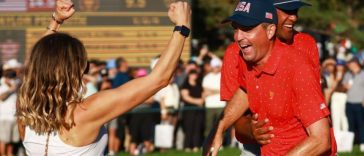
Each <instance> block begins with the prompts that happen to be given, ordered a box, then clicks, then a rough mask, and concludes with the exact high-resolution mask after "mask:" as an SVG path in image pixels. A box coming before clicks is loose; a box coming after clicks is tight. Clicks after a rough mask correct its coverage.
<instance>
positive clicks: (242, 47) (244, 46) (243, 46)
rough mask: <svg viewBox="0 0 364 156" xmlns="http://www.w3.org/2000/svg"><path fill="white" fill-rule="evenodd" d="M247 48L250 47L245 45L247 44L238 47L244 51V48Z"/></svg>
mask: <svg viewBox="0 0 364 156" xmlns="http://www.w3.org/2000/svg"><path fill="white" fill-rule="evenodd" d="M248 47H250V45H247V44H244V45H240V48H241V49H246V48H248Z"/></svg>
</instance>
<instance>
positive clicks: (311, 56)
mask: <svg viewBox="0 0 364 156" xmlns="http://www.w3.org/2000/svg"><path fill="white" fill-rule="evenodd" d="M277 41H278V42H280V41H279V40H277ZM285 45H287V44H285ZM287 46H292V47H294V48H296V49H298V50H300V51H295V52H296V53H297V54H298V55H300V56H301V58H303V59H307V60H308V62H309V63H310V64H311V66H312V68H313V69H314V70H315V75H316V77H317V78H316V79H317V81H318V82H319V81H320V61H319V54H318V49H317V46H316V42H315V40H314V39H313V38H312V37H311V36H310V35H308V34H305V33H299V32H297V33H296V34H295V35H294V37H293V44H292V45H287ZM239 55H240V49H239V47H238V46H237V44H236V43H232V44H230V45H229V46H228V48H227V49H226V51H225V54H224V60H223V65H222V69H221V85H220V86H221V89H220V98H221V100H224V101H228V100H231V98H232V97H233V95H234V93H235V91H236V89H237V88H239V83H238V79H239V78H241V77H240V76H239V75H241V74H239V73H243V71H241V69H239V65H238V62H239V61H241V58H240V56H239Z"/></svg>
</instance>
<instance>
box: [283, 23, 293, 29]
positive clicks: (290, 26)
mask: <svg viewBox="0 0 364 156" xmlns="http://www.w3.org/2000/svg"><path fill="white" fill-rule="evenodd" d="M283 26H284V27H285V28H288V29H293V24H285V25H283Z"/></svg>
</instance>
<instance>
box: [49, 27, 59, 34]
mask: <svg viewBox="0 0 364 156" xmlns="http://www.w3.org/2000/svg"><path fill="white" fill-rule="evenodd" d="M47 30H50V31H53V32H54V33H56V32H57V30H54V29H51V28H49V27H47Z"/></svg>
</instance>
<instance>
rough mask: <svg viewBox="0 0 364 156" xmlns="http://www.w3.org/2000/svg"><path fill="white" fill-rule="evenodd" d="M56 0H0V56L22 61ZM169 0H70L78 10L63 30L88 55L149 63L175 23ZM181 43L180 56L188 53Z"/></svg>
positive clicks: (101, 58) (140, 63) (186, 44)
mask: <svg viewBox="0 0 364 156" xmlns="http://www.w3.org/2000/svg"><path fill="white" fill-rule="evenodd" d="M55 1H56V0H0V52H1V55H0V58H1V60H0V61H1V62H2V63H4V62H5V61H6V60H9V59H11V58H17V59H18V60H20V61H22V62H23V61H24V60H25V59H26V58H27V57H28V56H29V52H30V49H31V48H32V46H33V45H34V43H35V42H36V41H37V40H39V39H40V38H41V37H42V35H43V33H44V32H45V31H46V27H47V26H48V24H49V20H50V19H51V17H50V16H51V14H52V11H53V10H54V7H55ZM171 1H172V0H73V2H74V4H75V8H76V13H75V14H74V15H73V16H72V17H71V18H70V19H68V20H67V21H65V23H64V24H63V25H62V26H61V31H62V32H66V33H69V34H71V35H73V36H75V37H77V38H79V39H80V40H81V41H82V42H83V43H84V45H85V47H86V50H87V53H88V57H89V58H90V59H92V58H94V59H99V60H108V59H113V58H117V57H120V56H122V57H124V58H125V59H127V60H128V62H129V64H130V65H131V66H149V64H150V61H151V59H152V58H153V57H155V56H157V55H158V54H160V52H161V51H163V50H164V49H165V48H166V46H167V43H168V40H169V39H170V36H171V34H172V31H173V27H174V25H173V24H172V23H171V22H170V21H169V18H168V16H167V10H168V8H167V7H168V5H169V4H170V3H171ZM189 40H190V39H189V38H188V41H187V42H185V47H184V50H183V54H182V59H183V60H185V61H186V60H187V59H188V58H189V55H190V42H189Z"/></svg>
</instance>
